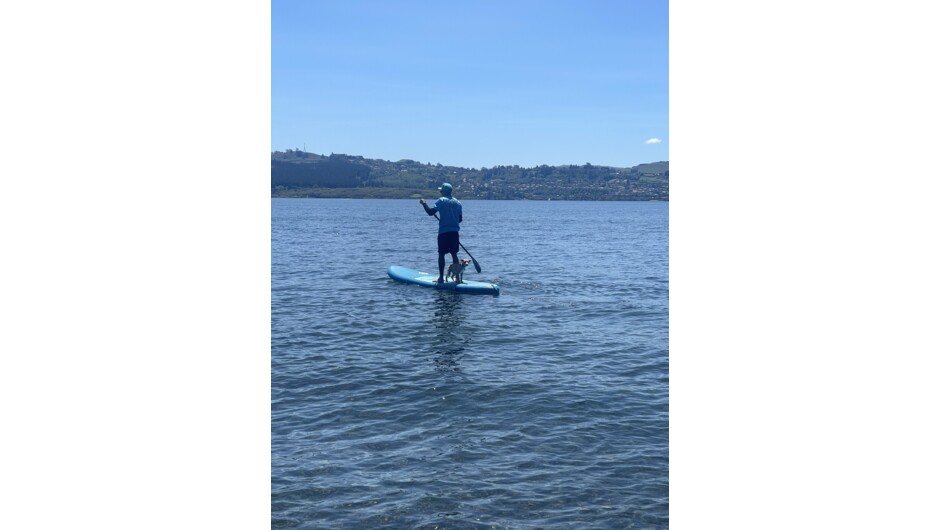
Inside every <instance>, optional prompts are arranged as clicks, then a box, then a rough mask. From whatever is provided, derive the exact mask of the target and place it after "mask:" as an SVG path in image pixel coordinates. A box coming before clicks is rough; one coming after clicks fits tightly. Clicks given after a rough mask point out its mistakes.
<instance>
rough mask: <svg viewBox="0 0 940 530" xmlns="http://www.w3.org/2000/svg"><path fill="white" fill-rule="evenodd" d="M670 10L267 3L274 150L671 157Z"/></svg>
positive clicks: (621, 5) (448, 157)
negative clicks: (268, 12)
mask: <svg viewBox="0 0 940 530" xmlns="http://www.w3.org/2000/svg"><path fill="white" fill-rule="evenodd" d="M668 19H669V13H668V2H666V1H665V0H654V1H606V0H603V1H601V0H596V1H578V2H575V1H554V2H542V1H531V0H520V1H506V0H499V1H490V0H486V1H466V2H443V1H417V0H405V1H396V2H385V1H366V0H345V1H343V2H335V1H283V0H274V1H273V2H272V4H271V149H272V150H281V151H283V150H285V149H296V148H304V147H305V148H306V150H307V151H310V152H314V153H321V154H329V153H344V154H350V155H362V156H365V157H367V158H381V159H386V160H399V159H405V158H407V159H411V160H417V161H420V162H431V163H441V164H445V165H455V166H462V167H473V168H479V167H492V166H496V165H513V164H518V165H520V166H523V167H532V166H536V165H540V164H548V165H563V164H585V163H591V164H595V165H607V166H617V167H629V166H634V165H637V164H641V163H646V162H656V161H660V160H668V159H669V151H668V146H669V128H668V127H669V119H668V118H669V114H668V110H669V100H668V96H669V90H668V86H669V78H668V73H669V56H668V53H669V51H668V42H669V38H668V37H669V35H668Z"/></svg>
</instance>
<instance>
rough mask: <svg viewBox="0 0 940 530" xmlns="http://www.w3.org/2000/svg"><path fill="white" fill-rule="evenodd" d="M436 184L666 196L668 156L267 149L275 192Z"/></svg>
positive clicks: (531, 195)
mask: <svg viewBox="0 0 940 530" xmlns="http://www.w3.org/2000/svg"><path fill="white" fill-rule="evenodd" d="M441 182H450V183H451V184H453V185H454V195H455V196H456V197H458V198H460V199H530V200H548V199H552V200H620V201H648V200H662V201H668V200H669V162H654V163H650V164H640V165H638V166H635V167H632V168H616V167H608V166H594V165H591V164H585V165H583V166H574V165H567V166H545V165H542V166H537V167H533V168H521V167H519V166H496V167H492V168H485V167H484V168H480V169H466V168H462V167H454V166H442V165H441V164H435V165H431V164H430V163H427V164H422V163H420V162H416V161H414V160H399V161H397V162H390V161H387V160H378V159H370V158H363V157H361V156H349V155H341V154H331V155H329V156H325V155H317V154H314V153H307V152H304V151H293V150H288V151H286V152H282V151H275V152H273V153H271V195H272V196H273V197H352V198H399V199H406V198H417V197H426V198H434V197H437V196H438V195H439V194H438V192H437V187H438V186H440V185H441Z"/></svg>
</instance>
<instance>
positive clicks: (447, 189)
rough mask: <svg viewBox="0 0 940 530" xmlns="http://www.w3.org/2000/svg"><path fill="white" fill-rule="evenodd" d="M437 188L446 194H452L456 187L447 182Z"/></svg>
mask: <svg viewBox="0 0 940 530" xmlns="http://www.w3.org/2000/svg"><path fill="white" fill-rule="evenodd" d="M437 189H439V190H441V191H443V192H444V195H450V194H451V193H453V192H454V187H453V186H451V185H450V184H448V183H446V182H445V183H444V184H442V185H441V187H440V188H437Z"/></svg>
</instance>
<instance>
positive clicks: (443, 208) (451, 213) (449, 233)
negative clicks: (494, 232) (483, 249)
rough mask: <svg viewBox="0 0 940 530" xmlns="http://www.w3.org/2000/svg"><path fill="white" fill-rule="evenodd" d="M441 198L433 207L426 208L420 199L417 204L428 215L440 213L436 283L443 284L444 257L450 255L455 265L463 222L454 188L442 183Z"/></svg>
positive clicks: (461, 211) (461, 207)
mask: <svg viewBox="0 0 940 530" xmlns="http://www.w3.org/2000/svg"><path fill="white" fill-rule="evenodd" d="M437 189H438V190H440V192H441V198H440V199H438V200H437V201H436V202H435V203H434V206H433V207H432V206H428V203H427V201H425V200H424V199H420V200H419V201H418V202H420V203H421V206H424V211H425V212H427V214H428V215H434V214H435V213H437V212H440V213H441V216H440V218H439V221H440V222H439V223H438V229H437V268H438V271H439V274H440V275H439V276H438V278H437V283H444V255H445V254H450V256H451V257H452V258H453V259H454V264H457V250H458V249H459V248H460V223H462V222H463V206H462V205H461V204H460V201H458V200H457V199H455V198H454V197H453V194H454V187H453V186H451V185H450V184H448V183H446V182H445V183H444V184H443V185H441V187H440V188H437Z"/></svg>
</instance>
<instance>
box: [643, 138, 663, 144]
mask: <svg viewBox="0 0 940 530" xmlns="http://www.w3.org/2000/svg"><path fill="white" fill-rule="evenodd" d="M662 142H663V141H662V140H660V139H659V138H650V139H649V140H647V141H646V143H647V144H659V143H662Z"/></svg>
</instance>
